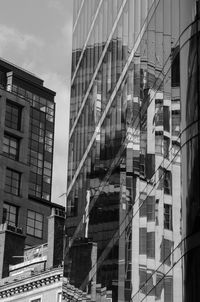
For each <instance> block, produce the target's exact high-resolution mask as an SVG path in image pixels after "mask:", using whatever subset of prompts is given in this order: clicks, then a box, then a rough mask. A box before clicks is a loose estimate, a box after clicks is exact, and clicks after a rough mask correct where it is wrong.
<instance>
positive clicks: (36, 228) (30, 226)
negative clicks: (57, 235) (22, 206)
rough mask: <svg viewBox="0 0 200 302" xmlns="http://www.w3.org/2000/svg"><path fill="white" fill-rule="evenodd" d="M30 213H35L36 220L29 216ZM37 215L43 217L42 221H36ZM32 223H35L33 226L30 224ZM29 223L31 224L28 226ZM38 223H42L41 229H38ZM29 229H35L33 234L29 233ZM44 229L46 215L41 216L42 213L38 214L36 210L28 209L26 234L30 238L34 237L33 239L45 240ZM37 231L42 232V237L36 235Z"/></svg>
mask: <svg viewBox="0 0 200 302" xmlns="http://www.w3.org/2000/svg"><path fill="white" fill-rule="evenodd" d="M29 212H32V213H34V218H32V217H30V216H28V213H29ZM36 214H37V215H40V216H41V218H42V220H41V221H40V220H37V219H36ZM30 221H32V222H33V225H31V224H30ZM28 222H29V224H28ZM38 222H39V223H41V229H40V228H38V227H36V226H37V225H38ZM28 228H30V229H33V234H32V233H30V232H29V231H28ZM43 228H44V215H43V214H41V213H38V212H36V211H34V210H31V209H27V216H26V234H27V235H29V236H33V237H36V238H40V239H42V238H43ZM36 231H40V232H41V236H38V235H36Z"/></svg>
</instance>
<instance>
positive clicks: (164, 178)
mask: <svg viewBox="0 0 200 302" xmlns="http://www.w3.org/2000/svg"><path fill="white" fill-rule="evenodd" d="M163 188H164V193H165V194H172V174H171V171H168V170H166V169H165V168H163V167H159V185H158V189H160V190H162V189H163Z"/></svg>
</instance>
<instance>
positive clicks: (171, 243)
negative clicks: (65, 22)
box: [65, 0, 200, 302]
mask: <svg viewBox="0 0 200 302" xmlns="http://www.w3.org/2000/svg"><path fill="white" fill-rule="evenodd" d="M197 4H198V2H196V1H194V2H191V3H188V2H187V1H186V0H185V1H183V3H182V4H181V5H180V3H179V0H155V1H154V0H151V1H146V0H144V1H138V0H113V1H110V0H102V1H94V0H85V1H80V0H77V1H74V27H73V53H72V79H71V103H70V136H69V138H70V139H69V155H68V156H69V157H68V191H67V218H66V235H67V238H68V245H66V250H65V256H66V259H65V262H66V263H67V261H69V257H68V256H67V255H68V254H70V246H73V242H74V241H75V239H76V238H80V237H89V239H90V240H92V241H94V242H96V243H97V261H96V264H95V265H93V266H92V267H91V269H90V270H89V271H88V272H85V280H83V283H82V285H81V286H80V287H81V289H84V290H85V289H86V288H87V289H88V290H90V288H92V285H91V283H92V282H91V283H90V281H88V280H92V276H94V274H96V279H95V280H96V282H97V283H101V284H102V286H104V285H105V286H107V288H108V289H110V290H112V299H113V301H165V302H172V301H173V302H176V301H177V302H180V301H198V294H197V293H196V294H195V293H194V298H193V299H192V298H191V296H190V295H191V290H192V291H193V292H195V290H194V288H196V289H197V288H198V282H199V278H197V277H195V276H198V272H197V270H198V269H197V267H198V261H199V257H197V255H198V252H199V250H198V249H197V250H196V249H194V247H195V246H194V243H192V242H193V241H194V240H191V241H189V243H187V240H186V239H185V238H186V237H187V236H188V235H189V234H190V233H192V232H196V233H198V226H199V225H200V224H199V222H198V219H199V216H198V213H199V212H198V211H199V210H198V209H199V201H198V200H199V191H197V190H199V186H198V185H197V184H198V182H199V169H196V167H197V165H199V159H198V140H199V137H198V135H199V119H198V114H199V107H198V106H199V105H198V102H199V98H198V89H199V88H198V87H199V82H198V72H199V71H198V64H197V62H198V45H199V43H198V26H197V24H198V21H197V20H198V5H197ZM180 71H181V72H180ZM181 110H182V111H181ZM181 120H182V122H181ZM184 129H186V130H184ZM181 167H182V170H181ZM181 184H182V187H181ZM195 187H196V189H194V188H195ZM191 201H192V202H191ZM188 221H190V224H189V223H188ZM196 236H197V234H196ZM194 238H196V237H194ZM192 244H193V246H192V247H190V245H192ZM195 244H197V245H198V243H197V241H195ZM191 248H193V249H192V251H191V252H189V253H188V251H189V250H190V249H191ZM186 254H187V257H186V256H185V255H186ZM195 255H196V257H194V256H195ZM191 259H192V260H191ZM188 263H193V264H194V265H193V266H190V264H188ZM68 269H69V267H68V268H67V269H66V271H65V273H66V274H67V271H68ZM195 270H196V271H195ZM192 273H193V274H194V278H195V279H196V280H195V282H193V279H192V280H191V279H190V281H189V278H190V277H189V276H191V274H192ZM88 276H90V277H89V278H88ZM86 280H87V281H86ZM183 285H184V286H183ZM185 285H186V286H185ZM192 288H193V289H192Z"/></svg>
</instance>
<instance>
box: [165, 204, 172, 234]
mask: <svg viewBox="0 0 200 302" xmlns="http://www.w3.org/2000/svg"><path fill="white" fill-rule="evenodd" d="M164 228H165V229H168V230H172V206H171V205H169V204H164Z"/></svg>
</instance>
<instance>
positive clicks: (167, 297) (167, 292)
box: [164, 276, 173, 302]
mask: <svg viewBox="0 0 200 302" xmlns="http://www.w3.org/2000/svg"><path fill="white" fill-rule="evenodd" d="M164 301H165V302H171V301H173V279H172V277H168V276H166V277H165V279H164Z"/></svg>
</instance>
